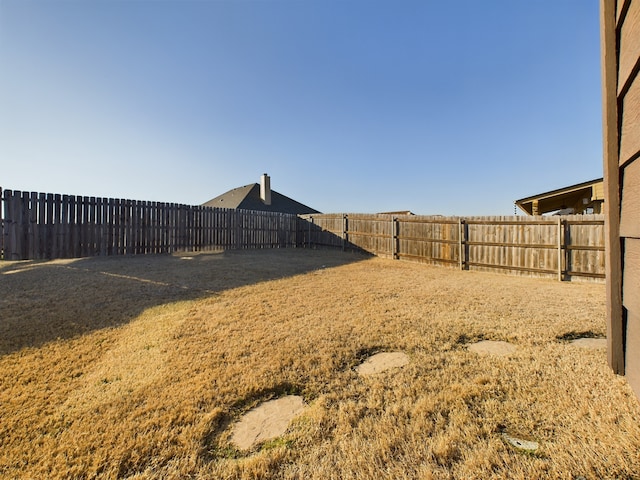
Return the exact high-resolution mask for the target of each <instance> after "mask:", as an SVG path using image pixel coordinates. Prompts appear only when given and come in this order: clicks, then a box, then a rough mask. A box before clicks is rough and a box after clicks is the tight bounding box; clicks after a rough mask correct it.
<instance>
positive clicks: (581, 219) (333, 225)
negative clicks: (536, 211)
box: [299, 214, 605, 281]
mask: <svg viewBox="0 0 640 480" xmlns="http://www.w3.org/2000/svg"><path fill="white" fill-rule="evenodd" d="M301 218H303V219H304V220H306V221H307V222H308V224H307V225H306V226H305V228H303V229H302V230H301V231H300V232H299V238H302V239H303V242H304V243H305V244H309V245H316V246H327V247H341V248H343V249H355V250H364V251H367V252H369V253H372V254H374V255H378V256H382V257H388V258H395V259H404V260H411V261H419V262H426V263H432V264H440V265H449V266H452V267H455V268H460V269H463V270H483V271H509V272H510V273H517V274H524V275H531V276H542V277H556V278H558V279H559V280H570V279H573V278H584V279H592V280H596V281H602V280H603V279H604V277H605V269H604V259H605V256H604V216H603V215H569V216H553V217H543V216H536V217H519V216H512V217H468V218H463V217H441V216H410V215H403V216H393V215H360V214H356V215H353V214H314V215H303V216H301Z"/></svg>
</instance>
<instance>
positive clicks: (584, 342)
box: [569, 338, 607, 349]
mask: <svg viewBox="0 0 640 480" xmlns="http://www.w3.org/2000/svg"><path fill="white" fill-rule="evenodd" d="M569 343H571V345H575V346H576V347H581V348H594V349H595V348H607V339H606V338H576V339H575V340H571V342H569Z"/></svg>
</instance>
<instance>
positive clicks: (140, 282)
mask: <svg viewBox="0 0 640 480" xmlns="http://www.w3.org/2000/svg"><path fill="white" fill-rule="evenodd" d="M367 258H369V257H367V256H365V255H362V254H357V253H344V252H342V251H336V250H310V249H274V250H270V249H268V250H267V249H265V250H241V251H237V250H236V251H226V252H216V253H199V254H192V253H186V254H182V255H180V254H175V255H140V256H133V257H92V258H84V259H71V260H54V261H50V262H36V261H24V262H0V290H1V292H2V296H1V297H0V355H6V354H8V353H11V352H15V351H17V350H20V349H23V348H26V347H39V346H42V345H44V344H46V343H48V342H51V341H55V340H60V339H70V338H74V337H77V336H80V335H83V334H87V333H91V332H93V331H96V330H100V329H104V328H112V327H118V326H121V325H124V324H126V323H128V322H130V321H131V320H132V319H134V318H136V317H137V316H138V315H140V314H141V313H142V312H143V311H145V310H146V309H148V308H151V307H154V306H159V305H164V304H169V303H174V302H180V301H186V300H196V299H200V298H205V297H210V296H214V295H217V294H219V293H221V292H223V291H225V290H230V289H234V288H238V287H243V286H248V285H253V284H257V283H260V282H267V281H271V280H277V279H281V278H287V277H291V276H294V275H300V274H305V273H309V272H313V271H321V270H322V269H324V268H332V267H337V266H340V265H345V264H349V263H353V262H358V261H361V260H365V259H367Z"/></svg>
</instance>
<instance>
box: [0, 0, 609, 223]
mask: <svg viewBox="0 0 640 480" xmlns="http://www.w3.org/2000/svg"><path fill="white" fill-rule="evenodd" d="M598 15H599V12H598V1H597V0H484V1H478V0H456V1H455V2H454V1H445V2H443V1H440V0H437V1H436V0H421V1H412V0H260V1H258V0H253V1H251V0H226V1H225V0H215V1H214V0H199V1H189V0H180V1H178V0H176V1H171V0H157V1H154V0H145V1H127V0H110V1H107V0H65V1H57V0H46V1H45V0H0V187H2V188H5V189H15V190H29V191H39V192H51V193H65V194H75V195H90V196H104V197H116V198H130V199H138V200H153V201H165V202H177V203H185V204H194V205H195V204H200V203H203V202H205V201H207V200H209V199H211V198H213V197H215V196H217V195H219V194H221V193H224V192H225V191H227V190H229V189H231V188H234V187H238V186H242V185H246V184H249V183H254V182H258V181H259V177H260V175H261V174H262V173H265V172H266V173H268V174H269V175H270V176H271V186H272V188H273V189H274V190H276V191H278V192H280V193H282V194H284V195H287V196H289V197H292V198H294V199H296V200H298V201H300V202H302V203H305V204H307V205H309V206H311V207H313V208H316V209H318V210H321V211H323V212H351V213H355V212H364V213H373V212H380V211H389V210H411V211H413V212H415V213H418V214H425V215H429V214H444V215H511V214H513V213H514V207H513V201H514V200H516V199H518V198H522V197H526V196H529V195H533V194H536V193H540V192H542V191H547V190H553V189H555V188H560V187H563V186H566V185H570V184H574V183H579V182H583V181H587V180H591V179H593V178H597V177H601V176H602V129H601V91H600V88H601V84H600V51H599V48H600V46H599V19H598Z"/></svg>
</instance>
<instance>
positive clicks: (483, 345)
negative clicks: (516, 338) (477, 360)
mask: <svg viewBox="0 0 640 480" xmlns="http://www.w3.org/2000/svg"><path fill="white" fill-rule="evenodd" d="M468 348H469V350H470V351H472V352H476V353H479V354H480V355H497V356H501V357H504V356H506V355H510V354H512V353H513V352H515V351H516V348H517V347H516V346H515V345H513V344H511V343H509V342H501V341H497V340H482V341H481V342H477V343H472V344H471V345H469V347H468Z"/></svg>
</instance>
